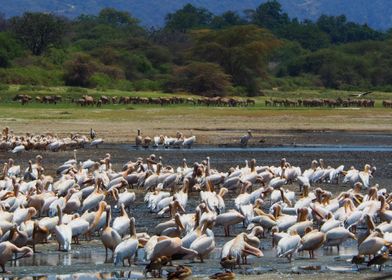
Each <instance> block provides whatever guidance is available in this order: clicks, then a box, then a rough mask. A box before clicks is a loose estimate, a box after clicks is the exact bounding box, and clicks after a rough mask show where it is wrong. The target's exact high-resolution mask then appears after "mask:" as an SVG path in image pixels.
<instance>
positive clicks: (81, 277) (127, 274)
mask: <svg viewBox="0 0 392 280" xmlns="http://www.w3.org/2000/svg"><path fill="white" fill-rule="evenodd" d="M114 278H127V279H141V278H144V275H143V274H142V273H140V272H135V271H131V270H129V271H113V272H96V273H74V274H64V275H31V276H7V277H0V279H1V280H90V279H114Z"/></svg>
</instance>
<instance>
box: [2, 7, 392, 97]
mask: <svg viewBox="0 0 392 280" xmlns="http://www.w3.org/2000/svg"><path fill="white" fill-rule="evenodd" d="M245 15H246V16H245V17H242V15H240V14H237V13H236V12H233V11H227V12H225V13H222V14H220V15H214V14H212V13H211V12H209V11H208V10H206V9H204V8H199V7H195V6H192V5H190V4H188V5H185V6H184V7H182V8H181V9H179V10H178V11H176V12H173V13H171V14H168V16H167V17H166V22H165V27H164V28H162V29H155V28H151V29H149V30H146V29H144V28H143V27H141V26H139V23H138V21H137V20H136V19H135V18H134V17H132V15H130V14H129V13H127V12H123V11H119V10H116V9H113V8H105V9H103V10H101V11H100V13H99V14H98V15H81V16H79V17H78V18H76V19H73V20H67V19H63V18H59V17H57V16H55V15H51V14H45V13H25V14H24V15H22V16H19V17H14V18H11V19H8V20H7V19H5V18H4V17H2V16H1V14H0V83H10V84H11V83H13V84H22V85H28V86H29V87H25V89H24V90H23V91H25V90H26V91H31V90H32V89H33V88H31V85H45V86H46V85H51V86H52V85H53V86H54V85H57V86H61V85H64V84H66V85H71V86H74V87H76V88H74V87H73V88H72V90H73V92H77V91H83V90H82V89H80V88H79V87H96V88H98V89H100V90H105V89H121V90H125V91H135V90H138V91H141V90H153V91H160V90H163V89H165V90H169V91H190V92H194V93H197V94H203V95H209V96H212V95H225V94H234V95H241V96H245V95H248V96H255V95H258V94H260V93H262V91H264V89H268V88H274V87H278V88H279V89H283V90H289V89H300V88H315V87H327V88H338V89H348V90H354V89H359V88H371V89H380V90H388V89H390V88H391V85H392V75H390V72H391V69H392V44H391V42H392V41H390V40H391V38H392V37H391V34H392V33H391V31H389V32H385V33H383V32H379V31H376V30H373V29H371V28H369V27H368V26H366V25H360V24H356V23H352V22H349V21H347V19H346V17H345V16H326V15H323V16H321V17H320V18H319V19H318V20H317V21H314V22H313V21H309V20H304V21H299V20H297V19H295V18H294V19H290V18H289V17H288V15H287V14H286V13H285V12H284V11H283V10H282V7H281V5H280V4H279V2H278V1H276V0H269V1H267V2H264V3H263V4H261V5H260V6H258V7H257V8H256V9H254V10H247V11H245ZM203 71H205V73H203ZM211 77H214V78H215V79H216V81H214V80H213V79H212V78H211Z"/></svg>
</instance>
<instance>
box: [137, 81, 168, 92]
mask: <svg viewBox="0 0 392 280" xmlns="http://www.w3.org/2000/svg"><path fill="white" fill-rule="evenodd" d="M133 85H134V88H135V90H137V91H145V90H152V91H158V90H160V89H161V88H162V84H161V82H160V81H152V80H148V79H143V80H138V81H135V82H133Z"/></svg>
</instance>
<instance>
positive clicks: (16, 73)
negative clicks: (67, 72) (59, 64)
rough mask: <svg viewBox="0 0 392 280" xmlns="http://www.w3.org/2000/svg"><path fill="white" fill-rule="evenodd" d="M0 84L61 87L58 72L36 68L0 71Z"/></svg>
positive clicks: (59, 72)
mask: <svg viewBox="0 0 392 280" xmlns="http://www.w3.org/2000/svg"><path fill="white" fill-rule="evenodd" d="M0 82H1V83H5V84H20V85H44V86H58V85H63V81H62V72H61V71H60V70H46V69H43V68H40V67H36V66H28V67H20V68H19V67H17V68H16V67H15V68H8V69H0Z"/></svg>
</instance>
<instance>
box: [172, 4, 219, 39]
mask: <svg viewBox="0 0 392 280" xmlns="http://www.w3.org/2000/svg"><path fill="white" fill-rule="evenodd" d="M212 16H213V15H212V13H211V12H210V11H208V10H207V9H204V8H197V7H195V6H193V5H191V4H186V5H185V6H184V7H183V8H182V9H180V10H177V11H176V12H175V13H169V14H168V15H167V16H166V19H165V21H166V24H165V27H166V28H167V29H169V30H178V31H181V32H185V31H187V30H189V29H192V28H199V27H205V26H208V25H209V24H210V23H211V20H212Z"/></svg>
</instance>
